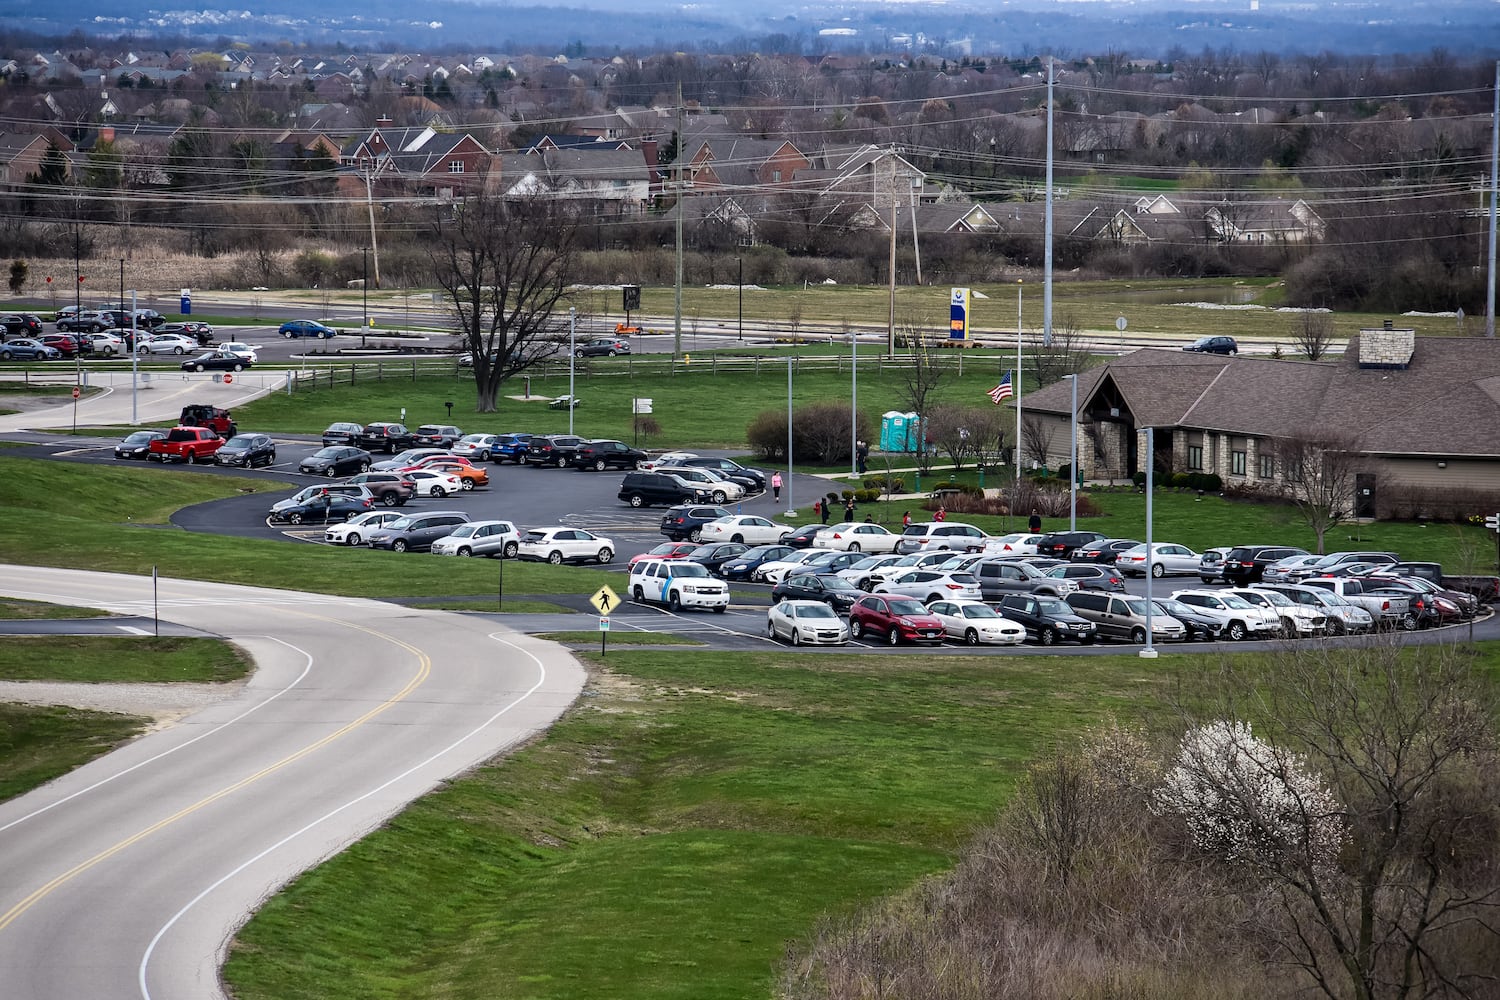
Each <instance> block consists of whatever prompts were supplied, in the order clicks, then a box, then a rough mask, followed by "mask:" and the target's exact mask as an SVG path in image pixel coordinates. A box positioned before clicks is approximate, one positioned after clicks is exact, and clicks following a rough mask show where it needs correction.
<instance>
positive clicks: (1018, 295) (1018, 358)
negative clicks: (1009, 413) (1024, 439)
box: [1011, 278, 1025, 483]
mask: <svg viewBox="0 0 1500 1000" xmlns="http://www.w3.org/2000/svg"><path fill="white" fill-rule="evenodd" d="M1024 284H1025V282H1024V281H1023V280H1022V279H1021V278H1017V279H1016V377H1015V379H1013V380H1012V382H1013V384H1012V385H1011V388H1012V389H1014V390H1015V392H1016V482H1017V483H1020V482H1021V287H1022V286H1023V285H1024Z"/></svg>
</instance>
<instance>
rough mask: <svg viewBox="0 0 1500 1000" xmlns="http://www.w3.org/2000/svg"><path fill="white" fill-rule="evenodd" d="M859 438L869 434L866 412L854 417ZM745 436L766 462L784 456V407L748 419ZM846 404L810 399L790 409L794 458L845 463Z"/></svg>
mask: <svg viewBox="0 0 1500 1000" xmlns="http://www.w3.org/2000/svg"><path fill="white" fill-rule="evenodd" d="M856 422H857V424H858V427H859V433H858V437H859V438H860V439H861V440H864V441H868V440H869V439H870V437H871V434H870V429H871V427H872V424H871V422H870V418H869V415H868V414H866V413H864V412H861V413H859V415H858V417H857V420H856ZM745 439H746V440H747V441H749V442H750V446H751V447H752V448H754V449H756V451H758V452H759V453H760V456H761V458H762V459H764V460H765V461H767V462H783V461H785V460H786V443H787V442H786V411H785V410H781V409H776V410H765V411H763V412H761V413H760V414H758V415H757V416H756V417H755V419H753V420H751V421H750V426H749V427H747V428H746V429H745ZM851 443H852V442H851V441H850V440H849V406H848V404H846V403H811V404H809V405H807V406H803V407H800V408H798V409H796V410H794V411H793V413H792V448H793V449H794V450H795V451H796V453H797V459H798V460H799V461H802V462H812V463H815V464H819V465H832V464H835V463H844V464H847V463H848V461H849V459H850V457H851V455H850V445H851Z"/></svg>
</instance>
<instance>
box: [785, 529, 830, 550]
mask: <svg viewBox="0 0 1500 1000" xmlns="http://www.w3.org/2000/svg"><path fill="white" fill-rule="evenodd" d="M821 530H823V526H822V525H819V524H804V525H803V526H802V527H800V528H797V529H796V530H795V531H792V532H791V533H790V534H788V535H787V536H786V537H785V538H783V539H782V541H783V542H785V543H786V544H788V545H790V546H791V547H792V548H794V549H806V548H810V547H811V546H812V544H813V539H814V538H815V537H816V536H817V534H818V532H819V531H821Z"/></svg>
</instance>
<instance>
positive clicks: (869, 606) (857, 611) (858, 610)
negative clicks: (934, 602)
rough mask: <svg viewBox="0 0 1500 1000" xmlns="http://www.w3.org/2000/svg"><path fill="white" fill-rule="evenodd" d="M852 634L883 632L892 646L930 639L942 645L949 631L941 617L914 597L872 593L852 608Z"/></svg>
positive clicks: (855, 603)
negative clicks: (945, 628)
mask: <svg viewBox="0 0 1500 1000" xmlns="http://www.w3.org/2000/svg"><path fill="white" fill-rule="evenodd" d="M849 634H850V635H851V636H852V637H853V638H855V639H858V638H860V637H861V636H864V635H867V634H874V635H881V636H884V637H885V641H886V643H887V644H889V645H892V646H899V645H900V644H901V643H903V642H929V643H932V644H933V645H935V646H937V645H941V644H942V642H943V636H944V634H945V630H944V628H943V623H942V620H941V619H939V618H938V617H937V616H936V615H933V614H930V613H929V612H928V610H927V609H926V608H925V607H923V606H922V605H921V603H920V602H918V601H915V600H913V599H912V598H909V597H893V596H890V595H887V594H871V595H870V596H869V597H861V598H860V599H859V600H857V601H855V602H854V607H852V608H850V609H849Z"/></svg>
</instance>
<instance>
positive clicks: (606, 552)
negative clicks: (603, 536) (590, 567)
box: [594, 545, 615, 566]
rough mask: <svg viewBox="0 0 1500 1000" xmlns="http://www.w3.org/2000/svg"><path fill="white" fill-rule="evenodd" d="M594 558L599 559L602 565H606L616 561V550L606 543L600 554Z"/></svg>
mask: <svg viewBox="0 0 1500 1000" xmlns="http://www.w3.org/2000/svg"><path fill="white" fill-rule="evenodd" d="M594 558H595V559H597V560H598V561H599V565H600V566H603V565H606V564H607V563H610V562H613V561H614V558H615V550H614V549H612V548H610V547H609V546H608V545H606V546H604V547H603V548H601V549H600V550H599V554H598V555H597V556H595V557H594Z"/></svg>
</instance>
